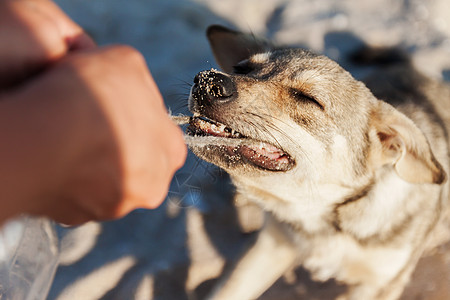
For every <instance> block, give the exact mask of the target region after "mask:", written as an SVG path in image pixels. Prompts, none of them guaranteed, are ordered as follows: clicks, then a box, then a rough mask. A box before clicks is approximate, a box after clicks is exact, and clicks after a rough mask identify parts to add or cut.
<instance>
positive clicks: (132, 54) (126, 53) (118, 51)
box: [111, 45, 145, 64]
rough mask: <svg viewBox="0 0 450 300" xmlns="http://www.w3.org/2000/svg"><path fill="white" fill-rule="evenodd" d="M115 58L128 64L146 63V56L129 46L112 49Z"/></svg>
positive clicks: (118, 46)
mask: <svg viewBox="0 0 450 300" xmlns="http://www.w3.org/2000/svg"><path fill="white" fill-rule="evenodd" d="M111 51H113V53H114V55H115V56H118V57H119V58H120V60H121V61H122V62H124V63H126V64H129V63H133V64H143V63H145V59H144V56H143V55H142V54H141V53H140V52H139V51H138V50H136V49H135V48H133V47H131V46H128V45H117V46H113V47H112V48H111Z"/></svg>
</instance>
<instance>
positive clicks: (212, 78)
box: [192, 70, 236, 105]
mask: <svg viewBox="0 0 450 300" xmlns="http://www.w3.org/2000/svg"><path fill="white" fill-rule="evenodd" d="M235 92H236V88H235V85H234V83H233V81H232V79H231V78H230V77H229V76H227V75H225V74H222V73H219V72H215V71H212V70H211V71H202V72H200V73H198V74H197V76H195V78H194V86H193V87H192V96H193V97H194V99H196V100H197V101H198V102H199V104H200V105H211V104H212V103H213V102H216V101H228V100H230V99H231V97H232V96H233V94H235Z"/></svg>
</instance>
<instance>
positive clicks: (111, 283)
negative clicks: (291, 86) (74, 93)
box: [48, 0, 450, 300]
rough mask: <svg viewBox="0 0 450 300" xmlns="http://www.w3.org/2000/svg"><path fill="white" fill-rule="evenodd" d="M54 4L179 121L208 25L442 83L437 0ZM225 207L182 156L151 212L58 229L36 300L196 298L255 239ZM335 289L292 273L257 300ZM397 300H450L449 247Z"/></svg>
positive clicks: (444, 29)
mask: <svg viewBox="0 0 450 300" xmlns="http://www.w3.org/2000/svg"><path fill="white" fill-rule="evenodd" d="M57 2H58V3H59V4H60V5H61V6H62V8H63V9H64V10H65V11H66V12H67V13H68V14H69V15H70V16H72V17H73V18H74V19H75V20H76V21H77V22H79V23H80V24H81V25H82V26H83V27H84V28H86V30H87V31H88V32H89V33H90V34H91V35H92V36H93V37H94V39H95V40H96V41H97V42H98V43H99V44H100V45H105V44H111V43H127V44H131V45H132V46H134V47H136V48H137V49H139V50H140V51H141V52H142V53H143V54H144V56H145V58H146V60H147V62H148V65H149V67H150V69H151V71H152V74H153V75H154V77H155V79H156V81H157V83H158V85H159V87H160V89H161V91H162V93H163V95H164V98H165V100H166V103H167V106H168V107H169V108H170V109H171V110H172V111H173V112H174V113H186V97H187V93H188V90H189V86H190V82H191V81H192V78H193V77H194V75H195V74H196V73H197V72H198V71H200V70H203V69H208V68H211V67H215V66H216V65H215V63H214V61H213V58H212V55H211V53H210V51H209V48H208V45H207V41H206V39H205V37H204V31H205V29H206V27H207V26H208V25H210V24H217V23H219V24H224V25H229V26H233V27H235V28H240V29H242V30H248V31H249V30H251V31H253V32H254V33H256V34H261V35H264V36H266V37H268V38H271V39H273V40H274V41H276V42H278V43H280V44H289V45H302V46H306V47H308V48H312V49H314V50H316V51H319V52H322V53H325V54H326V55H328V56H330V57H331V58H333V59H336V60H338V61H340V62H341V63H343V64H344V66H345V56H346V54H348V53H349V52H350V51H352V50H354V49H356V48H357V47H358V46H360V45H361V44H362V43H363V42H366V43H367V42H368V43H371V44H375V45H400V46H401V47H403V48H404V49H406V50H407V51H409V52H410V53H411V55H412V56H413V58H414V62H415V63H416V65H417V67H418V68H419V69H420V70H421V71H422V72H424V73H426V74H428V75H430V76H433V77H435V78H441V79H446V80H450V2H449V1H448V0H435V1H420V0H404V1H394V0H377V1H359V0H345V1H337V0H335V1H333V0H316V1H306V0H298V1H296V0H273V1H272V0H225V1H217V0H216V1H213V0H197V1H187V0H147V1H145V0H129V1H120V0H91V1H85V0H57ZM346 67H350V71H354V73H355V76H360V75H361V74H358V73H357V72H356V70H352V69H351V66H346ZM232 202H233V187H232V186H231V185H230V183H229V181H228V179H227V176H226V175H225V174H223V173H222V172H221V171H219V170H217V169H215V168H214V167H212V166H210V165H207V164H205V163H202V162H199V161H198V160H197V159H195V158H194V157H192V156H190V157H189V159H188V162H187V163H186V165H185V167H183V169H182V170H180V172H178V173H177V175H176V176H175V179H174V181H173V184H172V186H171V188H170V192H169V196H168V199H167V200H166V201H165V203H164V205H163V206H161V207H160V208H159V209H157V210H154V211H147V210H140V211H135V212H133V213H131V214H130V215H129V216H127V217H125V218H124V219H122V220H118V221H114V222H105V223H89V224H86V225H84V226H81V227H78V228H72V229H68V228H59V234H60V237H61V258H60V266H59V268H58V270H57V273H56V276H55V280H54V283H53V286H52V288H51V291H50V294H49V297H48V299H55V300H56V299H58V300H67V299H70V300H72V299H83V300H90V299H92V300H96V299H202V298H203V297H204V295H205V294H206V293H207V292H208V291H209V290H210V289H211V287H212V286H213V285H214V283H215V280H214V278H217V277H218V276H219V275H220V274H221V273H222V271H223V270H224V269H226V267H227V266H229V265H230V264H231V263H232V262H233V260H235V259H236V258H237V257H238V255H239V253H240V252H242V251H243V249H245V247H248V245H250V244H251V243H252V241H253V240H254V238H255V235H256V234H255V233H254V232H253V233H244V232H243V231H242V230H241V228H240V226H239V223H238V220H239V216H241V217H242V215H239V214H238V211H237V210H236V209H235V208H234V206H233V205H232ZM257 216H258V215H257V214H256V215H253V214H250V213H249V214H248V215H245V216H244V217H245V219H246V220H247V221H248V220H249V218H257ZM252 221H255V222H256V221H257V219H252ZM256 223H257V222H256ZM344 290H345V287H342V286H339V285H337V284H336V283H334V282H331V281H330V282H326V283H315V282H312V281H311V280H310V279H309V277H308V274H307V272H306V271H304V270H302V269H296V270H293V271H292V272H289V273H288V274H286V276H284V277H283V278H281V279H280V280H279V281H278V282H277V283H275V285H274V286H273V287H272V288H271V289H269V290H268V291H267V292H266V293H265V294H264V295H263V296H262V297H261V299H265V300H268V299H334V298H335V296H336V295H338V294H339V293H341V292H343V291H344ZM403 299H405V300H406V299H417V300H419V299H423V300H425V299H427V300H428V299H442V300H443V299H450V245H446V246H444V247H442V248H441V249H439V250H438V251H436V253H435V254H434V255H433V256H431V257H427V258H424V259H422V261H421V262H420V265H419V267H418V269H417V271H416V273H415V275H414V280H413V282H412V284H411V285H410V286H409V288H408V289H407V291H406V292H405V295H404V296H403Z"/></svg>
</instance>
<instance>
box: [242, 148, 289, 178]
mask: <svg viewBox="0 0 450 300" xmlns="http://www.w3.org/2000/svg"><path fill="white" fill-rule="evenodd" d="M238 152H239V153H240V154H241V155H242V156H244V157H245V158H246V159H248V160H250V161H251V162H252V163H254V164H255V165H257V166H260V167H263V168H266V169H271V170H278V171H286V170H288V169H289V166H290V164H289V158H288V157H287V156H286V154H285V153H284V152H283V151H281V150H280V149H278V148H276V147H275V146H272V145H269V144H266V143H261V144H260V145H259V146H256V145H248V146H247V145H246V146H242V147H239V148H238Z"/></svg>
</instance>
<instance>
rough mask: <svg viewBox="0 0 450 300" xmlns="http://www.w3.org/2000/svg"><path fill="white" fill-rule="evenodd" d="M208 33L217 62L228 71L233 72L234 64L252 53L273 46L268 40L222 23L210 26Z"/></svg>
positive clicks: (264, 50)
mask: <svg viewBox="0 0 450 300" xmlns="http://www.w3.org/2000/svg"><path fill="white" fill-rule="evenodd" d="M206 35H207V37H208V40H209V44H210V46H211V49H212V51H213V54H214V57H215V59H216V62H217V64H218V65H219V66H220V68H221V69H222V70H223V71H225V72H227V73H231V72H232V71H233V66H235V65H236V64H237V63H239V62H240V61H242V60H244V59H247V58H249V57H250V56H251V55H253V54H256V53H262V52H266V51H268V50H270V49H272V48H273V46H272V44H271V43H270V42H269V41H267V40H264V39H262V38H257V37H255V36H254V35H253V34H246V33H242V32H238V31H234V30H231V29H228V28H226V27H223V26H220V25H212V26H210V27H209V28H208V30H207V32H206Z"/></svg>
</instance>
